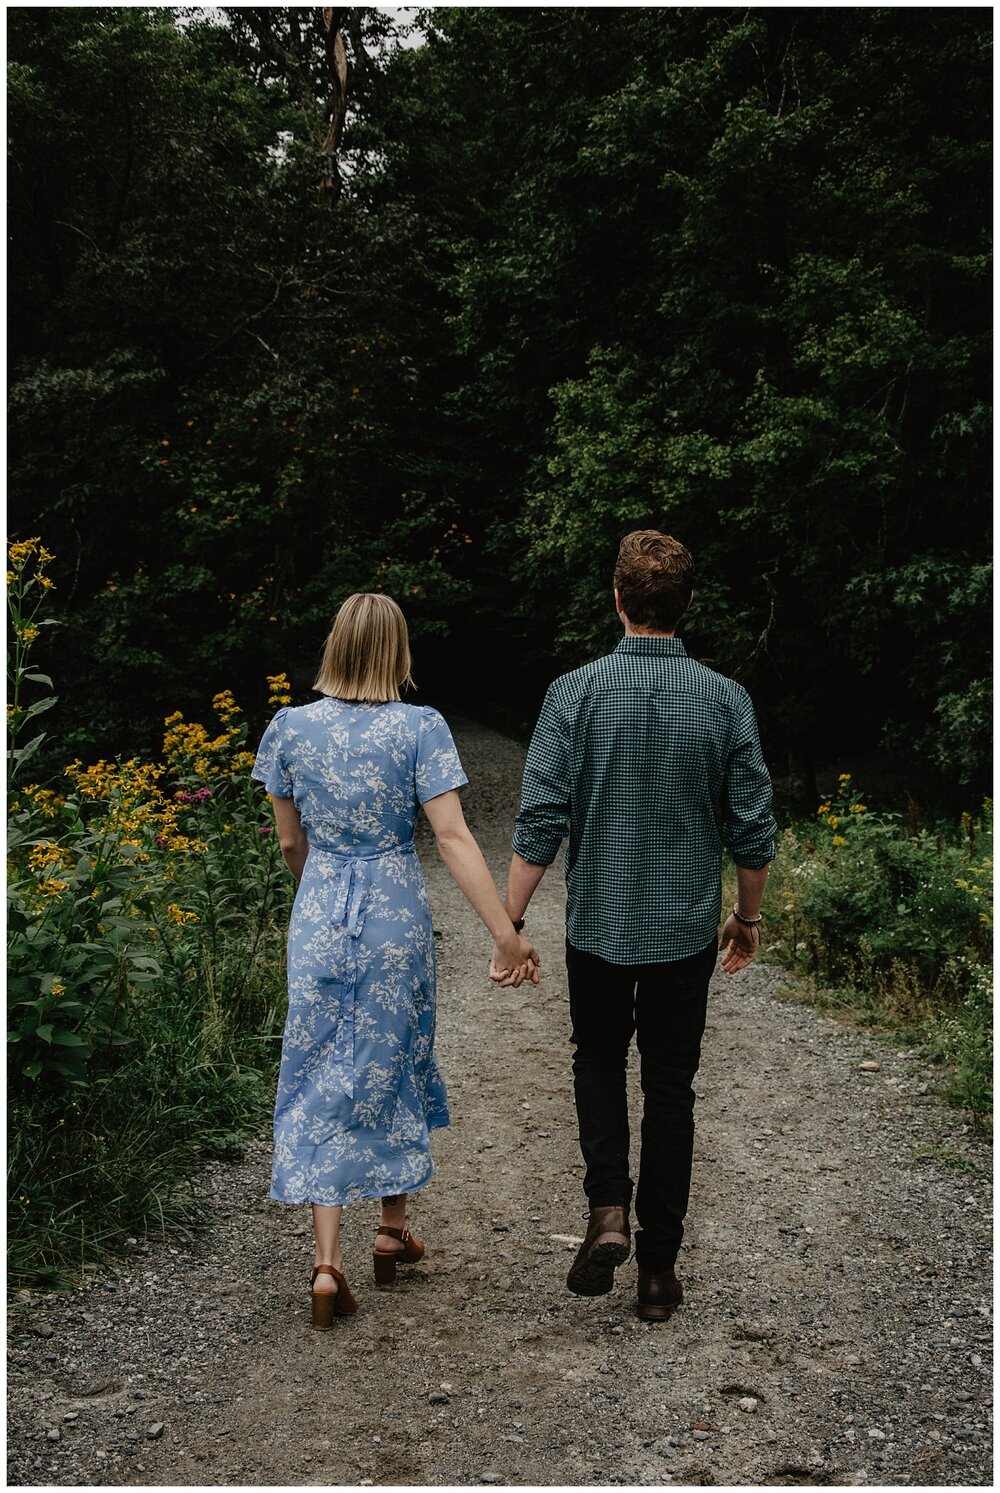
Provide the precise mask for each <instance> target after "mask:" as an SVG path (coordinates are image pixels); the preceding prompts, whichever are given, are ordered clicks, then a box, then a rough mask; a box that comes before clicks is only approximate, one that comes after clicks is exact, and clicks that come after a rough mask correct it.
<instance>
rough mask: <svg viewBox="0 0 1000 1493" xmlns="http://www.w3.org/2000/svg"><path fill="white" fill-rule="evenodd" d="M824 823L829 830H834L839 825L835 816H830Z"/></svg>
mask: <svg viewBox="0 0 1000 1493" xmlns="http://www.w3.org/2000/svg"><path fill="white" fill-rule="evenodd" d="M826 822H827V824H828V825H829V826H830V828H831V829H836V828H837V825H838V824H839V823H840V820H839V819H838V818H837V816H836V814H831V815H830V817H829V819H828V820H827V821H826Z"/></svg>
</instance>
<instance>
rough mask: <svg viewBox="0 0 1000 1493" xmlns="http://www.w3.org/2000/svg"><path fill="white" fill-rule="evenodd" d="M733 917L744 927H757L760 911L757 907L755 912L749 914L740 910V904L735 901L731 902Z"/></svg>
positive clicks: (759, 920)
mask: <svg viewBox="0 0 1000 1493" xmlns="http://www.w3.org/2000/svg"><path fill="white" fill-rule="evenodd" d="M733 917H734V918H735V919H736V921H737V922H738V923H742V924H743V926H744V927H745V928H758V927H759V926H760V922H761V913H760V909H759V908H758V910H757V911H756V912H755V913H753V914H752V915H751V914H749V913H745V912H741V911H740V904H739V903H738V902H736V903H734V904H733Z"/></svg>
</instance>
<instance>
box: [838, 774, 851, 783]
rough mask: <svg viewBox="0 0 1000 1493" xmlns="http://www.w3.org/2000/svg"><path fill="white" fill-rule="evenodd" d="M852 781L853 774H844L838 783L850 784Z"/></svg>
mask: <svg viewBox="0 0 1000 1493" xmlns="http://www.w3.org/2000/svg"><path fill="white" fill-rule="evenodd" d="M850 781H851V774H850V773H849V772H842V773H841V774H840V777H839V778H838V779H837V782H838V783H849V782H850Z"/></svg>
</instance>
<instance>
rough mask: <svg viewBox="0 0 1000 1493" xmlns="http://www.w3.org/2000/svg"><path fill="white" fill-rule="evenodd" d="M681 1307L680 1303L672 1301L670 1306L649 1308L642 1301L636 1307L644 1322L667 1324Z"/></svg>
mask: <svg viewBox="0 0 1000 1493" xmlns="http://www.w3.org/2000/svg"><path fill="white" fill-rule="evenodd" d="M679 1306H680V1302H679V1301H672V1302H671V1303H670V1305H669V1306H647V1305H646V1303H645V1302H642V1301H640V1302H639V1303H638V1305H637V1306H636V1311H637V1312H638V1314H639V1316H640V1317H641V1318H642V1320H643V1321H644V1322H666V1321H667V1319H668V1318H669V1317H672V1316H673V1314H674V1312H675V1311H676V1310H677V1308H678V1307H679Z"/></svg>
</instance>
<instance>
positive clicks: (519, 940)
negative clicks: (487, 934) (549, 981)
mask: <svg viewBox="0 0 1000 1493" xmlns="http://www.w3.org/2000/svg"><path fill="white" fill-rule="evenodd" d="M541 962H542V956H541V955H540V954H539V952H538V950H537V949H536V948H535V947H534V946H533V944H532V943H531V940H530V939H528V938H524V937H523V935H522V934H520V933H514V934H512V936H511V938H510V939H498V940H497V942H496V943H494V945H493V956H492V958H491V959H490V979H491V980H492V981H493V982H494V984H496V985H501V986H508V985H513V986H514V987H515V989H516V988H517V986H518V985H523V983H524V981H525V980H530V981H531V983H532V985H537V984H538V979H539V976H538V966H539V965H540V964H541Z"/></svg>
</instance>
